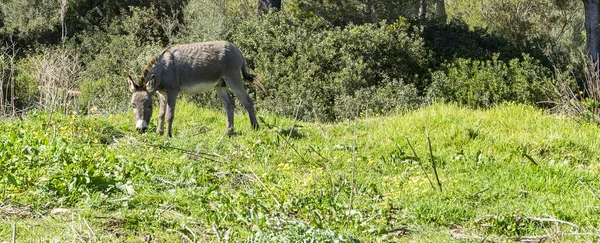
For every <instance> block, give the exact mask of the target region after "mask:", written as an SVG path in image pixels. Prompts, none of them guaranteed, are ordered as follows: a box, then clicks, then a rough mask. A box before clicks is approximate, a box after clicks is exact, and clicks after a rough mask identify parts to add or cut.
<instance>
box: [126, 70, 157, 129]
mask: <svg viewBox="0 0 600 243" xmlns="http://www.w3.org/2000/svg"><path fill="white" fill-rule="evenodd" d="M127 83H128V84H129V92H131V94H132V95H131V106H133V119H135V129H136V130H137V131H138V132H140V133H144V132H146V130H148V124H149V123H150V117H152V93H151V92H149V90H150V91H152V90H153V89H152V87H151V86H152V84H153V83H154V75H153V76H152V77H150V80H149V82H147V83H146V84H144V82H143V79H140V80H139V82H135V81H133V80H132V79H131V76H128V77H127Z"/></svg>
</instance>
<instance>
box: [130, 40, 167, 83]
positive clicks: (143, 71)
mask: <svg viewBox="0 0 600 243" xmlns="http://www.w3.org/2000/svg"><path fill="white" fill-rule="evenodd" d="M169 49H171V46H168V47H167V48H165V50H163V51H162V52H161V53H160V54H159V55H158V56H155V57H154V58H152V59H150V61H148V63H147V64H146V67H144V69H142V76H141V77H140V79H139V80H138V84H139V85H145V84H144V79H146V75H148V72H150V69H151V68H152V67H154V64H156V62H158V59H159V58H160V57H161V56H162V55H163V54H165V52H167V51H168V50H169Z"/></svg>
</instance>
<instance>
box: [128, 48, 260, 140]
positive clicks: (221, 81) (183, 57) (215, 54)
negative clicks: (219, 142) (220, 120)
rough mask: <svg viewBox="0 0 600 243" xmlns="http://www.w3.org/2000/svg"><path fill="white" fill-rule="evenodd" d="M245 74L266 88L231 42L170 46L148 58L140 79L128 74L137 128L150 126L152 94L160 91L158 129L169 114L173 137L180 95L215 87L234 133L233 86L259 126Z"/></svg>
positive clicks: (231, 130)
mask: <svg viewBox="0 0 600 243" xmlns="http://www.w3.org/2000/svg"><path fill="white" fill-rule="evenodd" d="M240 72H241V74H242V75H240ZM242 76H243V77H244V79H246V80H248V81H251V82H252V83H254V84H255V85H256V86H258V87H259V88H260V89H261V90H262V91H263V92H264V91H265V88H264V86H263V85H262V84H261V83H260V81H259V79H258V78H257V77H256V75H253V74H250V73H248V71H247V67H246V61H245V60H244V57H243V56H242V52H241V51H240V50H239V49H238V48H237V47H235V46H234V45H233V44H231V43H229V42H226V41H214V42H201V43H192V44H182V45H173V46H169V47H167V48H166V49H165V50H164V51H162V53H161V54H160V55H158V56H156V57H155V58H153V59H152V60H150V61H149V62H148V64H147V65H146V67H145V68H144V69H143V71H142V75H141V77H140V78H139V79H138V81H137V82H134V81H133V80H132V79H131V76H128V77H127V82H128V85H129V91H130V92H131V93H132V97H131V105H132V106H133V117H134V119H135V121H136V124H135V128H136V130H137V131H138V132H140V133H144V132H146V130H147V129H148V123H149V122H150V117H151V116H152V94H153V93H155V92H157V93H158V98H159V101H160V109H159V119H158V128H157V132H158V133H159V134H162V133H163V131H164V130H163V129H164V123H165V118H166V120H167V130H166V133H165V135H166V136H169V137H171V136H172V125H173V118H174V115H175V103H176V101H177V95H178V94H179V93H199V92H207V91H211V90H212V89H213V88H215V89H216V90H217V94H218V95H219V97H220V98H221V101H222V102H223V104H224V106H225V111H226V113H227V127H226V132H227V134H233V115H234V114H233V113H234V109H235V102H234V101H233V99H232V97H231V95H230V94H229V91H228V88H229V89H231V91H232V92H233V93H234V94H235V95H236V96H237V97H238V99H239V100H240V101H241V103H242V104H243V105H244V108H245V109H246V110H247V111H248V115H249V116H250V123H251V124H252V127H253V128H254V129H258V122H257V120H256V114H255V110H254V102H253V101H252V99H251V98H250V96H249V95H248V93H247V92H246V90H245V89H244V85H243V83H242Z"/></svg>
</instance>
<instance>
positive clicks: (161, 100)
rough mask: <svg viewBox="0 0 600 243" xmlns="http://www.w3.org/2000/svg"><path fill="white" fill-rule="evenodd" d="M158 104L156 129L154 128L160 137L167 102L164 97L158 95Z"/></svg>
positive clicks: (163, 125)
mask: <svg viewBox="0 0 600 243" xmlns="http://www.w3.org/2000/svg"><path fill="white" fill-rule="evenodd" d="M158 103H159V104H160V106H159V110H158V127H157V128H156V132H157V133H158V134H160V135H162V134H163V132H164V129H165V111H166V109H167V100H166V97H165V95H163V94H161V93H158Z"/></svg>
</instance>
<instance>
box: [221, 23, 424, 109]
mask: <svg viewBox="0 0 600 243" xmlns="http://www.w3.org/2000/svg"><path fill="white" fill-rule="evenodd" d="M409 27H410V26H409V25H408V24H406V23H405V21H404V20H403V19H400V20H398V21H397V22H396V23H394V24H391V25H387V24H385V23H381V24H365V25H361V26H354V25H348V26H346V27H345V28H343V29H341V28H339V27H332V25H330V24H329V23H328V22H327V21H325V20H323V19H321V18H308V19H305V20H301V19H298V18H296V17H294V16H292V15H290V14H285V13H274V14H268V15H265V16H263V17H262V18H260V19H257V20H254V21H248V22H245V23H242V24H240V25H238V26H236V29H235V30H233V31H231V32H230V38H229V39H230V40H231V41H232V42H233V43H235V44H236V45H237V46H238V47H240V49H241V50H242V52H243V53H244V55H245V58H246V59H247V62H248V63H249V66H250V67H251V68H254V72H256V73H259V74H260V75H262V77H263V78H264V79H263V83H264V84H265V85H266V86H267V90H268V92H267V93H266V94H264V95H263V94H261V95H260V96H259V99H260V101H259V102H257V103H258V106H259V108H262V109H267V110H270V111H272V112H276V113H278V114H281V115H286V116H294V115H295V111H296V109H297V107H298V106H299V105H300V101H301V100H302V104H301V105H300V109H299V111H298V117H299V118H301V119H305V120H307V119H308V120H310V119H319V120H334V119H336V118H344V117H347V116H348V114H352V113H353V114H356V112H355V111H354V112H351V111H350V110H349V109H350V108H344V107H355V108H351V110H356V103H357V102H358V103H360V104H367V103H368V106H369V109H371V110H374V111H380V110H390V109H391V107H408V106H413V105H415V104H407V103H403V102H414V101H416V100H417V99H416V93H417V92H405V93H404V92H402V91H401V92H396V93H394V94H395V95H399V94H402V95H412V96H411V97H409V98H406V99H405V98H402V99H394V98H390V99H387V100H386V102H379V101H378V102H375V101H372V100H371V99H370V98H372V97H367V96H370V95H372V94H383V93H385V92H387V91H379V89H391V88H390V87H395V88H398V89H399V90H414V89H415V88H417V89H421V90H422V89H423V88H424V87H425V85H424V82H423V80H422V79H421V78H420V77H422V76H423V74H425V73H427V71H426V68H425V67H426V65H427V62H428V56H427V54H426V52H425V50H424V49H423V43H422V41H421V39H420V38H419V37H416V36H412V35H410V34H408V29H409ZM399 80H402V81H403V82H400V81H399ZM366 94H369V95H366ZM369 102H370V103H369ZM387 102H392V103H387ZM366 106H367V105H364V106H362V105H361V107H362V108H360V109H365V108H366ZM336 107H337V108H336ZM339 112H341V113H343V114H340V113H339Z"/></svg>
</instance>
